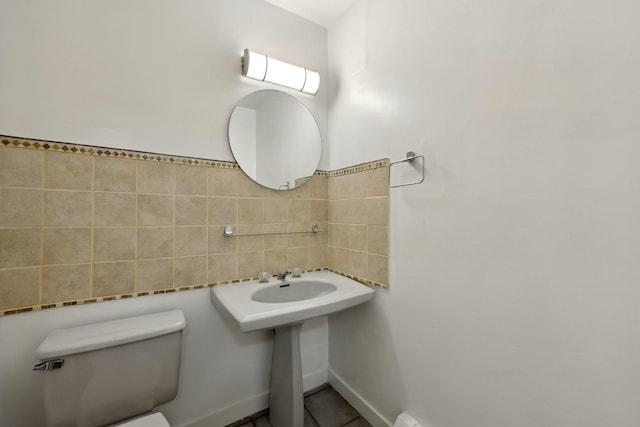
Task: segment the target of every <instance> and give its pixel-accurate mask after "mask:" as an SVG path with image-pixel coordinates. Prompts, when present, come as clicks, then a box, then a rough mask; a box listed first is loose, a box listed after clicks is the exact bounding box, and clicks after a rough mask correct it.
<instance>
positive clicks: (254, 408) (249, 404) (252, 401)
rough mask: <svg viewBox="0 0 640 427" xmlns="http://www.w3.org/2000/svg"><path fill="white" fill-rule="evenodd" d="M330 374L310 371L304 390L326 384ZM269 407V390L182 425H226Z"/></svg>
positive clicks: (323, 370)
mask: <svg viewBox="0 0 640 427" xmlns="http://www.w3.org/2000/svg"><path fill="white" fill-rule="evenodd" d="M328 379H329V374H328V372H327V370H326V369H321V370H319V371H315V372H309V373H307V374H305V375H304V376H303V377H302V388H303V390H304V391H307V390H312V389H314V388H316V387H318V386H321V385H322V384H326V383H327V381H328ZM268 407H269V392H268V391H265V392H264V393H260V394H257V395H255V396H252V397H249V398H247V399H244V400H240V401H238V402H236V403H234V404H232V405H229V406H226V407H224V408H222V409H218V410H216V411H214V412H211V413H210V414H207V415H205V416H204V417H201V418H199V419H197V420H194V421H189V422H187V423H186V424H184V425H183V426H182V427H211V426H226V425H227V424H231V423H233V422H235V421H238V420H241V419H243V418H245V417H248V416H249V415H253V414H255V413H256V412H260V411H262V410H263V409H266V408H268Z"/></svg>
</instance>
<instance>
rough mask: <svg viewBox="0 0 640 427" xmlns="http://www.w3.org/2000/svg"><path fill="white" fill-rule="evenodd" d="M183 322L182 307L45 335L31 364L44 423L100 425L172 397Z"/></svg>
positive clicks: (53, 425) (52, 426) (57, 426)
mask: <svg viewBox="0 0 640 427" xmlns="http://www.w3.org/2000/svg"><path fill="white" fill-rule="evenodd" d="M185 326H186V321H185V318H184V314H183V313H182V311H180V310H172V311H166V312H162V313H156V314H149V315H144V316H137V317H130V318H126V319H118V320H112V321H108V322H101V323H94V324H90V325H84V326H78V327H74V328H67V329H57V330H54V331H52V332H51V333H49V335H47V337H46V338H45V339H44V341H42V343H41V344H40V346H39V347H38V349H37V350H36V357H37V358H38V359H39V360H40V361H41V363H40V364H38V365H36V367H35V368H34V369H36V370H41V375H42V393H43V398H44V409H45V418H46V421H47V425H48V426H49V427H62V426H64V427H67V426H79V427H85V426H86V427H89V426H104V425H107V424H111V423H115V422H118V421H121V420H125V419H127V418H130V417H133V416H136V415H141V414H144V413H146V412H149V411H151V409H152V408H154V407H155V406H158V405H160V404H162V403H165V402H168V401H170V400H172V399H173V398H174V397H175V396H176V394H177V392H178V380H179V376H180V355H181V352H182V330H183V329H184V327H185ZM61 361H64V362H61ZM47 362H49V363H47Z"/></svg>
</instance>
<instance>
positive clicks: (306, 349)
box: [0, 289, 327, 426]
mask: <svg viewBox="0 0 640 427" xmlns="http://www.w3.org/2000/svg"><path fill="white" fill-rule="evenodd" d="M173 309H180V310H182V311H183V312H184V314H185V317H186V320H187V327H186V329H185V330H184V335H183V357H182V370H181V378H180V388H179V391H178V396H177V397H176V398H175V399H174V400H173V401H171V402H169V403H167V404H165V405H164V406H161V407H159V409H160V410H161V411H162V413H163V414H164V415H165V416H166V417H167V419H168V420H169V422H170V423H171V425H172V426H184V425H200V424H196V423H197V422H198V421H200V420H202V422H203V423H205V424H202V425H209V426H211V425H214V426H222V425H227V424H229V423H231V422H233V421H236V420H239V419H240V418H243V417H245V416H247V415H250V414H252V413H255V412H257V411H260V410H262V409H264V408H266V407H267V406H268V390H269V372H270V364H271V347H272V346H271V343H272V337H271V332H270V331H264V332H252V333H242V332H240V330H239V329H238V327H237V325H236V324H235V323H234V322H233V320H231V319H230V318H229V317H227V316H226V315H221V314H220V313H219V312H218V311H217V310H216V309H215V308H214V307H213V306H212V305H211V303H210V301H209V290H208V289H200V290H194V291H187V292H177V293H174V294H165V295H154V296H147V297H140V298H130V299H125V300H118V301H109V302H103V303H96V304H88V305H82V306H72V307H63V308H54V309H49V310H43V311H38V312H33V313H25V314H16V315H10V316H6V317H2V318H0V342H1V343H2V352H1V353H0V379H1V381H0V425H2V426H43V425H45V424H44V419H43V406H42V405H43V403H42V398H41V392H40V380H39V377H40V375H41V373H39V372H33V371H32V370H31V368H32V367H33V365H34V364H35V363H37V359H36V358H35V351H36V348H37V347H38V345H39V344H40V342H42V340H43V339H44V338H45V337H46V335H47V334H48V333H49V332H50V331H51V330H53V329H57V328H66V327H72V326H78V325H84V324H89V323H95V322H101V321H105V320H112V319H119V318H125V317H132V316H138V315H142V314H148V313H157V312H161V311H166V310H173ZM302 332H303V333H302V335H301V341H302V359H303V371H304V372H303V373H304V375H305V388H306V389H308V388H313V387H315V386H318V385H320V384H322V383H323V382H325V381H326V375H327V357H326V341H327V326H326V318H320V319H313V320H311V321H307V322H305V324H304V325H303V329H302Z"/></svg>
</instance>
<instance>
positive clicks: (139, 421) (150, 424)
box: [112, 412, 171, 427]
mask: <svg viewBox="0 0 640 427" xmlns="http://www.w3.org/2000/svg"><path fill="white" fill-rule="evenodd" d="M112 427H171V426H170V425H169V423H168V422H167V419H166V418H165V417H164V415H162V413H161V412H155V413H153V414H150V415H145V416H144V417H139V418H135V419H133V420H129V421H125V422H124V423H122V424H114V425H113V426H112Z"/></svg>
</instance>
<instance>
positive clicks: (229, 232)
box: [224, 224, 327, 237]
mask: <svg viewBox="0 0 640 427" xmlns="http://www.w3.org/2000/svg"><path fill="white" fill-rule="evenodd" d="M326 232H327V230H320V227H318V224H313V225H312V226H311V230H309V231H274V232H272V233H245V234H236V233H234V232H233V227H231V226H230V225H227V226H226V227H225V228H224V235H225V237H248V236H273V235H276V234H306V233H314V234H315V233H326Z"/></svg>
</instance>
